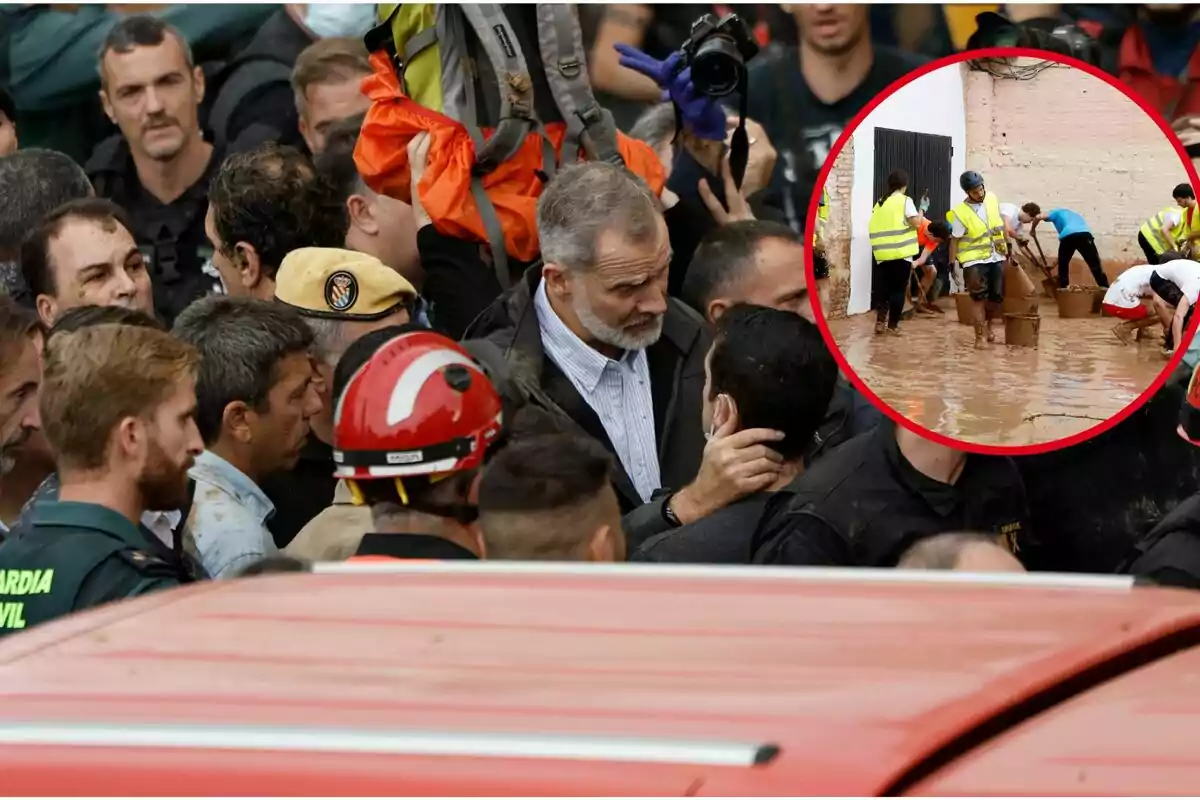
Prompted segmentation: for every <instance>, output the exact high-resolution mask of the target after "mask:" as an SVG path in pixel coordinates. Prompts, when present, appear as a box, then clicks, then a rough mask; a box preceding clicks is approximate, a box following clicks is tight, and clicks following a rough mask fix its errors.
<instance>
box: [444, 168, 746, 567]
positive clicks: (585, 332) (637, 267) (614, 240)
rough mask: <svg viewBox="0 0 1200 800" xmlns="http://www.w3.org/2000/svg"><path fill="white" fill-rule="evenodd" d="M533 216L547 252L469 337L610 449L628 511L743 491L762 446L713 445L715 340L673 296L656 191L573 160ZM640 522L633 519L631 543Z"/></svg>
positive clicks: (680, 516)
mask: <svg viewBox="0 0 1200 800" xmlns="http://www.w3.org/2000/svg"><path fill="white" fill-rule="evenodd" d="M537 223H538V236H539V238H540V241H541V248H542V262H541V263H539V264H535V265H534V266H533V267H531V268H530V269H529V270H528V271H527V272H526V273H525V276H524V279H523V280H522V281H520V283H518V284H517V285H516V286H514V287H513V288H511V289H510V290H508V291H507V292H505V293H504V294H503V295H501V296H500V297H499V298H498V299H497V300H496V301H495V303H493V304H492V306H491V307H489V308H488V309H487V310H486V311H484V313H483V314H481V315H480V317H479V319H478V320H476V321H475V323H473V324H472V326H471V328H470V329H468V331H467V336H466V338H468V339H475V338H486V339H488V340H490V341H491V342H493V343H494V344H496V345H497V346H499V347H500V348H501V349H502V350H503V351H504V353H505V356H506V358H507V360H508V362H509V364H510V365H511V367H512V369H513V373H514V378H515V380H516V381H518V382H520V383H522V384H524V386H525V387H526V388H527V390H529V394H530V400H531V402H533V403H535V404H537V405H540V406H542V407H543V408H545V409H546V410H548V411H550V412H552V413H553V414H555V415H557V416H558V417H559V419H560V420H561V421H563V422H565V423H568V425H569V426H570V427H578V428H581V429H582V430H583V431H584V432H585V433H587V434H588V435H590V436H591V437H593V438H594V439H596V440H597V441H599V442H600V443H601V444H603V445H604V447H605V448H607V449H608V450H609V452H611V453H612V454H613V456H614V457H615V461H616V468H615V470H614V478H613V485H614V488H615V489H616V491H617V497H618V499H619V500H620V502H621V508H622V512H623V513H625V514H626V515H627V520H628V518H629V512H634V511H635V509H636V512H635V515H636V516H641V517H647V516H654V517H657V518H658V519H660V520H666V521H667V522H668V524H670V525H672V526H675V525H679V524H685V523H687V522H690V521H693V520H694V519H698V518H700V517H702V516H705V515H707V514H709V513H711V512H712V511H713V510H715V509H716V508H721V507H722V506H724V505H726V504H728V503H729V502H731V501H732V499H737V497H739V496H741V495H742V494H745V493H746V492H743V491H742V488H743V487H742V486H741V482H742V478H743V476H744V475H748V474H750V472H751V471H752V470H750V469H749V468H748V467H749V465H748V464H746V463H745V462H744V458H745V457H751V456H753V454H746V455H745V456H744V457H735V454H733V453H727V452H725V451H724V450H722V449H721V448H708V449H706V447H705V439H704V436H703V426H702V425H701V421H700V416H701V404H702V390H703V388H704V357H705V353H707V351H708V348H709V345H710V344H711V343H712V337H711V334H710V333H709V331H708V329H707V326H706V325H705V323H704V320H703V319H702V318H701V317H700V316H699V315H698V314H697V313H696V312H694V311H693V310H692V309H690V308H688V307H687V306H686V305H684V304H683V303H682V302H680V301H678V300H676V299H674V298H670V297H668V296H667V273H668V268H669V266H670V263H671V244H670V238H669V236H668V234H667V225H666V222H665V221H664V219H663V213H662V206H661V205H660V203H659V200H658V198H657V197H655V196H654V194H653V193H652V192H651V191H650V190H649V189H648V188H647V186H646V185H645V183H643V182H642V181H641V180H640V179H639V178H637V177H635V176H633V175H631V174H630V173H629V172H627V171H625V170H624V169H622V168H620V167H616V166H613V165H611V164H607V163H603V162H586V163H582V164H575V165H571V166H568V167H565V168H563V169H562V170H560V171H559V172H558V174H557V175H556V176H555V177H554V179H553V180H552V181H551V182H550V184H549V185H548V186H547V187H546V189H545V191H544V192H543V193H542V196H541V198H540V199H539V201H538V208H537ZM710 451H711V452H710ZM702 461H704V466H703V468H702V466H701V462H702ZM713 504H715V505H713ZM710 506H712V507H710ZM639 527H640V526H638V525H637V524H634V525H632V528H633V529H632V530H631V526H630V525H628V524H627V527H626V532H627V534H629V535H630V537H631V540H630V542H629V545H630V548H631V549H632V548H636V547H637V546H638V545H639V544H640V543H641V541H640V538H639V532H638V529H639Z"/></svg>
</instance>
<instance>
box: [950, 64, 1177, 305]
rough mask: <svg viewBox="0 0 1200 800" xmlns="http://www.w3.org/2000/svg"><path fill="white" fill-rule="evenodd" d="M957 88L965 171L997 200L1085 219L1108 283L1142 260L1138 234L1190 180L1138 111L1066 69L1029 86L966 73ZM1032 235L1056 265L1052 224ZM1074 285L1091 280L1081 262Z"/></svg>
mask: <svg viewBox="0 0 1200 800" xmlns="http://www.w3.org/2000/svg"><path fill="white" fill-rule="evenodd" d="M1032 63H1036V62H1034V61H1032V60H1028V59H1020V60H1019V61H1018V64H1019V65H1024V64H1032ZM963 87H964V88H963V90H964V93H965V95H966V109H967V120H966V122H967V169H973V170H976V171H978V172H981V173H982V174H983V176H984V179H985V180H986V181H987V185H988V189H989V190H990V191H994V192H996V194H998V195H999V197H1000V199H1001V200H1002V201H1004V202H1008V203H1016V204H1017V205H1021V204H1022V203H1025V202H1029V201H1033V202H1036V203H1038V204H1039V205H1041V207H1042V209H1043V210H1045V211H1049V210H1050V209H1051V208H1054V207H1059V206H1061V207H1065V208H1070V209H1073V210H1075V211H1077V212H1079V213H1080V214H1082V215H1083V216H1084V218H1085V219H1086V220H1087V221H1088V224H1089V225H1090V226H1091V228H1092V233H1093V234H1094V235H1095V237H1096V246H1097V248H1098V249H1099V251H1100V257H1101V259H1102V260H1103V262H1104V267H1105V271H1106V272H1107V273H1108V275H1109V276H1110V277H1111V276H1115V275H1117V274H1119V273H1120V272H1121V271H1122V270H1124V269H1125V268H1126V267H1128V266H1130V265H1131V264H1135V263H1142V262H1143V261H1144V257H1143V255H1142V251H1141V248H1140V247H1138V244H1137V234H1138V228H1140V227H1141V225H1142V223H1143V222H1144V221H1145V220H1146V219H1147V218H1148V217H1150V216H1151V215H1152V214H1154V213H1155V212H1157V211H1159V210H1160V209H1162V208H1164V207H1165V206H1168V205H1171V203H1172V200H1171V190H1172V189H1173V188H1174V187H1175V185H1176V184H1178V183H1182V182H1185V181H1187V179H1188V178H1187V173H1186V172H1185V170H1184V166H1183V164H1182V163H1181V162H1180V160H1179V157H1178V156H1177V155H1176V153H1175V150H1174V149H1173V148H1172V147H1171V146H1170V144H1169V143H1168V142H1167V140H1166V137H1165V136H1164V135H1163V133H1162V130H1161V129H1160V128H1159V127H1158V125H1157V124H1155V123H1154V121H1153V120H1151V119H1150V118H1149V117H1148V116H1147V115H1146V114H1145V113H1144V112H1143V111H1142V110H1141V108H1139V107H1138V106H1137V105H1136V104H1135V103H1134V102H1133V101H1132V100H1130V99H1129V98H1128V97H1126V96H1125V95H1124V94H1123V93H1121V92H1120V91H1118V90H1117V89H1115V88H1113V87H1112V86H1110V85H1109V84H1107V83H1105V82H1104V81H1102V80H1100V79H1099V78H1094V77H1092V76H1091V75H1089V74H1088V73H1086V72H1083V71H1081V70H1076V69H1072V68H1069V67H1054V68H1052V69H1048V70H1045V71H1044V72H1042V73H1040V74H1039V75H1038V76H1037V77H1035V78H1033V79H1032V80H1026V81H1018V80H1010V79H1003V78H995V77H993V76H991V75H989V74H987V73H984V72H976V71H971V72H968V73H967V75H966V77H965V79H964V83H963ZM1038 239H1039V240H1040V242H1041V244H1042V247H1043V248H1044V249H1045V251H1046V257H1047V259H1048V260H1049V262H1050V264H1051V266H1052V267H1053V266H1054V265H1055V263H1056V261H1057V257H1056V256H1057V253H1058V239H1057V237H1056V236H1055V234H1054V227H1053V226H1052V225H1046V224H1043V225H1041V226H1039V227H1038ZM1071 281H1072V282H1073V283H1085V284H1090V283H1091V282H1092V279H1091V277H1090V273H1089V272H1088V270H1087V267H1086V266H1084V264H1083V261H1082V259H1080V258H1079V257H1078V256H1076V258H1075V259H1074V261H1073V262H1072V270H1071Z"/></svg>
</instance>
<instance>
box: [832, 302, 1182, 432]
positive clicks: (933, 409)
mask: <svg viewBox="0 0 1200 800" xmlns="http://www.w3.org/2000/svg"><path fill="white" fill-rule="evenodd" d="M942 308H943V309H945V311H946V313H945V314H944V315H937V316H930V317H925V316H921V317H913V318H911V319H905V320H902V321H901V323H900V331H901V335H900V336H888V335H883V336H876V335H875V333H874V328H875V315H874V314H859V315H856V316H854V317H850V318H848V319H841V320H834V321H833V322H831V323H830V331H831V332H832V334H833V337H834V339H835V340H836V341H837V343H838V346H839V348H840V349H841V351H842V354H843V355H844V356H845V357H846V360H847V361H849V362H850V365H851V367H853V369H854V372H855V373H856V374H857V375H858V376H859V378H860V379H861V380H862V381H863V382H864V383H865V384H866V385H867V386H868V387H870V389H871V390H872V391H873V392H875V394H877V395H878V396H879V397H880V398H881V399H882V400H883V401H884V402H886V403H887V404H888V405H890V406H891V407H892V408H893V409H895V410H896V411H897V412H899V413H900V414H902V415H904V416H905V417H907V418H908V419H910V420H912V421H913V422H916V423H918V424H919V425H921V426H922V427H925V428H927V429H930V430H933V431H936V432H938V433H941V434H944V435H946V436H950V437H953V438H955V439H959V440H962V441H966V442H973V443H976V444H991V445H1029V444H1041V443H1043V442H1051V441H1055V440H1057V439H1062V438H1064V437H1067V436H1071V435H1073V434H1076V433H1079V432H1081V431H1084V430H1087V429H1088V428H1090V427H1093V426H1094V425H1096V424H1098V423H1100V422H1102V421H1104V420H1106V419H1109V418H1110V417H1112V416H1113V415H1115V414H1117V413H1118V412H1119V411H1121V410H1122V409H1123V408H1125V407H1126V406H1127V405H1129V403H1131V402H1133V401H1134V400H1135V399H1137V397H1138V396H1139V395H1141V394H1142V392H1144V391H1145V390H1146V389H1147V388H1148V387H1149V386H1150V384H1151V383H1153V382H1154V380H1155V379H1156V378H1157V377H1158V376H1159V374H1160V373H1161V372H1162V371H1163V370H1164V369H1165V368H1166V366H1167V358H1166V356H1163V355H1162V353H1161V347H1162V329H1161V328H1160V327H1157V326H1155V327H1153V328H1149V329H1147V331H1146V333H1145V334H1144V338H1143V339H1142V340H1141V341H1139V342H1135V343H1133V344H1130V345H1128V346H1124V345H1122V344H1120V342H1118V341H1117V338H1116V337H1115V336H1114V335H1113V333H1112V328H1113V326H1114V325H1116V323H1117V322H1118V320H1115V319H1113V318H1111V317H1101V316H1099V315H1096V316H1091V317H1087V318H1084V319H1060V318H1059V316H1058V308H1057V306H1056V305H1055V304H1054V302H1053V301H1050V300H1046V299H1043V300H1042V301H1041V302H1040V304H1039V309H1038V310H1039V313H1040V315H1041V330H1040V333H1039V337H1038V347H1037V349H1034V348H1029V347H1010V346H1006V345H1005V344H1003V342H1004V329H1003V325H999V324H998V325H997V329H996V344H993V345H991V346H990V347H989V349H987V350H976V349H975V348H974V343H975V334H974V331H973V330H972V328H971V327H970V326H968V325H963V324H960V323H959V322H958V317H957V315H956V313H955V308H954V304H953V302H952V301H951V300H950V298H943V300H942Z"/></svg>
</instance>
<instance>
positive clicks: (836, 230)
mask: <svg viewBox="0 0 1200 800" xmlns="http://www.w3.org/2000/svg"><path fill="white" fill-rule="evenodd" d="M853 185H854V139H853V138H850V139H848V140H847V141H846V146H845V148H843V150H842V152H840V153H838V157H837V158H836V159H835V160H834V162H833V169H831V170H830V171H829V181H828V183H826V185H825V186H826V189H828V191H829V220H828V221H827V222H826V223H825V257H826V259H827V260H828V261H829V308H826V309H823V310H824V311H825V316H826V317H828V318H829V319H841V318H842V317H845V316H846V308H847V307H848V306H849V304H850V188H851V187H852V186H853Z"/></svg>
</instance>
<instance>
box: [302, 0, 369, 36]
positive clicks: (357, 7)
mask: <svg viewBox="0 0 1200 800" xmlns="http://www.w3.org/2000/svg"><path fill="white" fill-rule="evenodd" d="M304 24H305V25H306V26H307V27H308V29H309V30H310V31H312V32H313V33H314V34H316V35H317V36H318V37H320V38H322V39H327V38H329V37H331V36H363V35H364V34H366V32H367V31H368V30H370V29H371V27H372V26H373V25H374V24H375V4H374V3H310V4H309V5H308V8H307V9H305V11H304Z"/></svg>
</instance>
